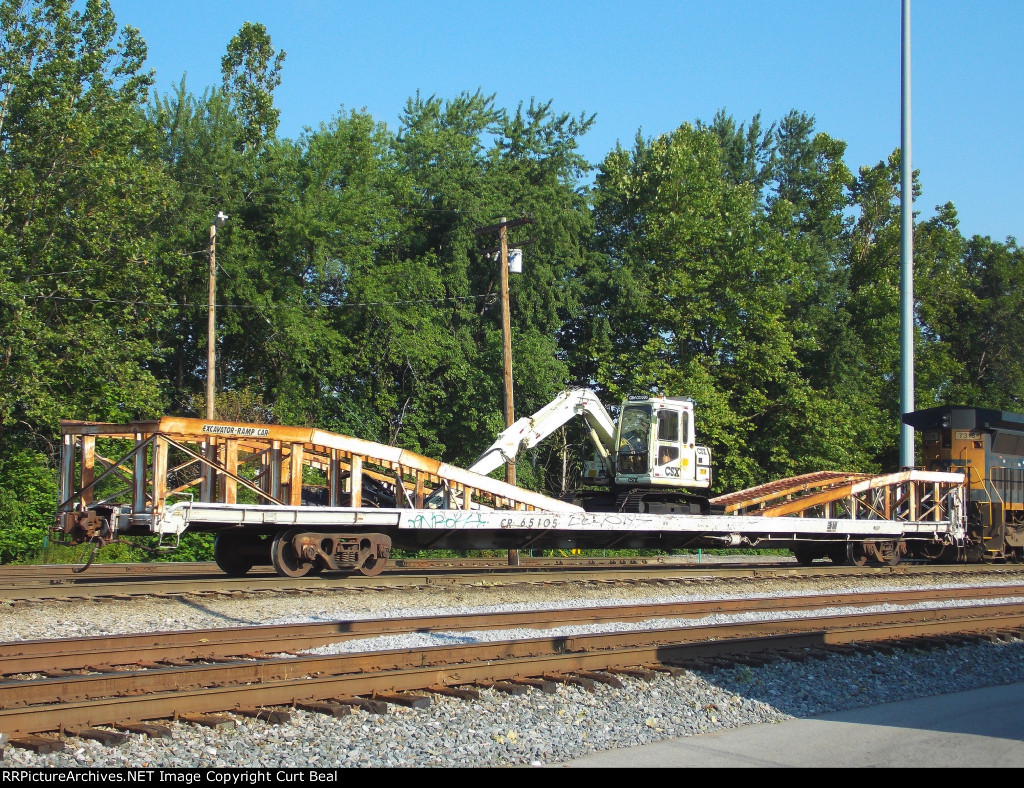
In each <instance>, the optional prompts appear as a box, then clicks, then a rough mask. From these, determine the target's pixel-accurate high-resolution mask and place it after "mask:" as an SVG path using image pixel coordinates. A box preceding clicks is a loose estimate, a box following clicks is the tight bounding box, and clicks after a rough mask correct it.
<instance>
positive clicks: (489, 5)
mask: <svg viewBox="0 0 1024 788" xmlns="http://www.w3.org/2000/svg"><path fill="white" fill-rule="evenodd" d="M111 5H112V7H113V9H114V12H115V14H116V16H117V21H118V24H119V25H126V24H128V25H132V26H134V27H136V28H138V29H139V30H140V31H141V33H142V36H143V38H144V39H145V40H146V43H147V44H148V45H149V61H148V63H147V65H148V66H149V67H150V68H152V69H154V70H155V72H156V80H157V81H156V88H157V90H158V91H159V92H160V93H161V94H164V93H169V92H170V91H171V90H172V89H173V87H174V86H175V85H176V84H177V83H178V82H179V81H180V80H181V78H182V76H183V75H185V76H186V77H187V85H188V87H189V88H190V90H192V91H193V92H195V93H197V94H201V93H202V92H203V89H204V88H206V87H210V86H216V85H219V84H220V59H221V57H222V56H223V54H224V51H225V48H226V47H227V44H228V41H230V39H231V37H232V36H233V35H234V34H235V33H237V32H238V29H239V27H240V26H241V25H242V23H243V22H246V21H251V22H261V23H263V24H264V25H266V27H267V31H268V32H269V34H270V36H271V39H272V41H273V44H274V46H275V47H276V48H277V49H283V50H284V51H285V52H286V59H285V63H284V68H283V71H282V77H283V79H282V84H281V86H280V87H279V88H278V89H277V92H276V94H275V98H276V103H277V106H278V107H279V108H280V110H281V125H280V127H279V129H278V134H279V135H281V136H285V137H291V138H297V137H298V136H299V135H300V134H301V133H302V131H303V129H304V128H307V127H312V128H315V127H317V126H319V124H320V123H323V122H327V121H329V120H330V119H331V118H332V117H334V116H335V115H336V114H337V113H338V112H339V111H341V110H343V109H344V110H345V111H348V110H353V109H356V110H363V109H365V110H367V111H368V112H370V114H372V115H373V117H374V118H375V119H376V120H378V121H381V122H384V123H387V124H388V125H389V126H390V127H392V128H395V127H396V126H397V121H398V117H399V114H400V113H401V111H402V109H403V107H404V106H405V103H406V100H407V99H408V98H409V97H411V96H413V95H415V93H416V92H417V91H419V92H420V93H421V94H422V95H424V96H429V95H437V96H439V97H441V98H452V97H454V96H456V95H458V94H459V93H461V92H463V91H470V92H472V91H475V90H477V89H478V88H479V89H481V90H482V91H483V92H484V93H486V94H491V93H494V94H496V101H497V103H498V105H499V106H503V107H505V108H507V109H510V110H514V109H515V108H516V106H518V104H519V103H520V102H523V103H526V104H528V103H529V101H530V99H531V98H536V99H537V100H539V101H548V100H551V101H552V102H553V104H552V108H553V109H555V110H557V111H560V112H569V113H571V114H573V115H579V114H581V113H586V114H587V115H590V114H596V121H595V125H594V127H593V128H592V130H591V131H590V132H589V133H588V134H587V135H586V136H585V137H584V138H583V140H582V143H581V151H582V153H583V155H584V156H585V157H586V158H587V159H588V160H590V161H591V162H592V163H595V164H596V163H598V162H599V161H600V160H601V159H602V158H603V157H604V156H605V155H606V154H607V153H608V152H609V151H611V150H612V149H614V147H615V145H616V143H617V142H621V143H622V144H623V145H626V146H629V145H631V144H632V141H633V139H634V138H635V136H636V134H637V132H638V131H639V132H640V133H641V134H643V136H645V137H651V136H655V135H657V134H662V133H665V132H668V131H671V130H672V129H674V128H677V127H678V126H679V125H680V124H681V123H683V122H687V121H689V122H693V121H694V120H697V119H701V120H704V121H710V120H711V119H712V118H713V116H714V114H715V113H716V112H717V111H718V110H719V109H724V110H725V111H726V112H728V113H729V114H730V115H732V116H733V117H734V118H736V120H737V121H741V122H742V121H749V120H750V118H752V117H753V116H754V115H755V114H757V113H761V117H762V119H763V120H764V121H766V122H771V121H775V120H778V119H779V118H781V117H782V116H783V115H785V114H786V113H787V112H788V111H789V110H791V109H796V110H799V111H801V112H805V113H807V114H809V115H813V116H814V117H815V118H816V120H817V129H818V130H819V131H825V132H828V133H829V134H830V135H832V136H834V137H838V138H840V139H843V140H845V141H846V142H847V144H848V147H847V155H846V162H847V164H848V165H849V166H850V167H851V168H854V169H856V168H857V167H860V166H864V165H873V164H876V163H878V162H879V161H881V160H882V159H884V158H886V157H887V156H888V155H889V154H890V153H891V152H892V151H893V150H894V149H895V148H897V147H899V144H900V44H901V31H900V22H901V0H843V1H842V2H838V1H837V0H761V1H760V2H758V1H756V0H701V1H700V2H698V0H629V1H628V2H626V1H625V0H588V1H587V2H584V1H583V0H578V1H576V2H573V1H571V0H548V2H543V1H542V0H507V1H506V2H493V0H475V1H474V2H464V1H463V0H433V1H432V2H423V1H422V0H421V2H414V1H413V0H378V2H366V0H359V2H351V1H350V0H287V1H286V0H276V2H268V1H265V0H250V1H249V2H241V1H239V0H220V2H213V3H210V2H203V3H199V2H194V0H177V1H176V2H155V1H154V0H111ZM911 31H912V45H911V60H912V91H911V96H912V125H911V129H912V144H911V153H912V162H913V165H914V168H915V169H919V170H920V171H921V182H922V188H923V194H922V197H921V199H920V201H919V202H918V204H917V206H916V208H917V210H919V211H920V212H921V213H922V215H923V216H924V217H927V216H930V215H932V213H933V207H934V206H935V205H936V204H939V203H945V202H950V201H951V202H953V203H954V205H956V208H957V211H958V213H959V215H960V220H961V225H960V228H961V231H962V232H963V233H964V234H965V235H967V236H971V235H974V234H979V235H988V236H991V237H992V238H993V239H994V240H997V241H1005V240H1006V238H1007V237H1008V236H1013V237H1015V238H1018V239H1020V238H1022V237H1024V232H1022V226H1021V225H1022V219H1021V217H1022V207H1024V144H1022V141H1021V128H1020V125H1021V124H1020V121H1021V109H1022V108H1024V46H1022V39H1024V0H976V2H966V0H912V7H911Z"/></svg>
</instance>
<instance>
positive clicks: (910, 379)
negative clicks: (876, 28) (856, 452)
mask: <svg viewBox="0 0 1024 788" xmlns="http://www.w3.org/2000/svg"><path fill="white" fill-rule="evenodd" d="M901 87H902V94H903V101H902V113H901V114H902V124H901V139H900V165H901V173H900V240H901V246H900V412H901V413H904V414H906V413H911V412H912V411H913V410H914V193H913V179H914V170H913V168H912V167H911V164H910V0H903V57H902V79H901ZM913 465H914V429H913V427H911V426H910V425H909V424H903V423H902V419H901V420H900V467H902V468H910V467H912V466H913Z"/></svg>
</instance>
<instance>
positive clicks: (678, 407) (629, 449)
mask: <svg viewBox="0 0 1024 788" xmlns="http://www.w3.org/2000/svg"><path fill="white" fill-rule="evenodd" d="M693 408H694V402H693V400H691V399H688V398H677V397H648V396H638V395H631V396H630V397H628V398H627V400H626V401H625V402H624V403H623V404H622V407H621V412H620V415H619V420H618V423H616V422H615V421H614V419H612V417H611V416H610V415H609V413H608V411H607V410H606V409H605V407H604V405H602V404H601V401H600V400H599V399H598V397H597V395H596V394H595V393H594V392H593V391H591V390H590V389H586V388H572V389H566V390H565V391H563V392H562V393H561V394H559V395H558V396H557V397H555V398H554V399H553V400H552V401H551V402H550V403H548V404H547V405H545V406H544V407H543V408H541V409H540V410H538V411H537V412H536V413H534V414H533V415H532V416H526V417H523V418H521V419H519V420H518V421H517V422H515V423H514V424H512V426H510V427H508V428H507V429H506V430H505V431H504V432H502V433H501V434H500V435H499V436H498V438H497V440H495V441H494V443H493V444H491V446H490V447H488V449H487V450H486V451H484V453H483V454H482V455H481V456H480V458H479V459H478V460H477V461H476V462H475V463H473V465H471V466H470V467H469V469H468V470H471V471H475V472H476V473H480V474H484V475H486V474H488V473H490V472H491V471H493V470H495V469H497V468H500V467H501V466H502V465H504V464H505V463H507V462H514V461H515V459H516V457H517V456H518V455H519V454H520V453H521V452H522V451H524V450H526V449H530V448H533V447H534V446H536V445H537V444H538V443H540V442H541V441H542V440H544V439H545V438H546V437H548V436H549V435H550V434H551V433H552V432H554V431H555V430H556V429H558V428H559V427H561V426H562V425H564V424H566V423H567V422H568V421H570V420H571V419H573V418H575V417H577V416H579V417H582V418H583V420H584V421H585V423H586V426H587V430H588V432H589V435H590V440H591V442H592V443H593V446H594V455H593V458H592V459H591V460H589V461H588V462H587V463H586V465H585V467H584V470H583V477H582V480H581V481H582V484H583V485H585V486H584V487H583V488H581V489H579V490H575V491H573V492H572V493H570V494H569V495H568V496H567V500H569V501H570V502H572V503H575V504H578V505H579V506H582V507H583V508H584V509H585V510H587V511H594V512H651V513H656V514H711V513H712V508H711V505H710V503H709V501H708V499H707V498H706V497H703V496H701V495H696V494H693V493H690V492H688V490H690V489H695V488H697V489H707V488H709V487H710V486H711V452H710V451H709V450H708V448H707V447H706V446H700V445H698V444H697V443H696V434H695V430H694V423H693V415H694V413H693ZM593 488H599V489H593Z"/></svg>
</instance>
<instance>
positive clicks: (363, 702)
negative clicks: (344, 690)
mask: <svg viewBox="0 0 1024 788" xmlns="http://www.w3.org/2000/svg"><path fill="white" fill-rule="evenodd" d="M328 702H329V703H337V704H338V705H339V706H351V707H352V708H354V709H362V710H363V711H365V712H368V713H369V714H387V713H388V703H387V701H385V700H379V699H376V698H362V697H353V698H329V699H328Z"/></svg>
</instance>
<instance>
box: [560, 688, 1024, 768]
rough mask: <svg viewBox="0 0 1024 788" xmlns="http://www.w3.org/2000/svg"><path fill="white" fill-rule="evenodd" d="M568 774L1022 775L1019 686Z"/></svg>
mask: <svg viewBox="0 0 1024 788" xmlns="http://www.w3.org/2000/svg"><path fill="white" fill-rule="evenodd" d="M558 766H560V767H567V768H578V767H584V768H596V767H604V768H632V769H635V768H659V767H665V768H678V767H718V768H722V767H732V768H765V767H776V766H777V767H799V768H845V767H865V766H867V767H886V768H891V767H903V768H922V767H924V768H934V767H942V768H963V767H971V768H979V767H982V768H984V767H1004V768H1005V767H1024V682H1022V683H1019V684H1010V685H1006V686H1001V687H989V688H986V689H980V690H972V691H969V692H958V693H954V694H951V695H938V696H934V697H930V698H920V699H917V700H911V701H900V702H896V703H887V704H884V705H881V706H872V707H870V708H866V709H856V710H854V711H843V712H835V713H832V714H825V715H822V716H820V717H814V718H811V719H801V720H790V721H788V722H783V723H778V724H774V725H748V726H745V727H742V728H733V729H731V730H726V731H721V732H718V733H706V734H702V735H700V736H688V737H685V738H681V739H671V740H668V741H663V742H658V743H657V744H649V745H645V746H643V747H634V748H630V749H622V750H613V751H610V752H603V753H598V754H596V755H588V756H585V757H583V758H579V759H577V760H574V761H570V762H569V763H566V764H559V765H558Z"/></svg>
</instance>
